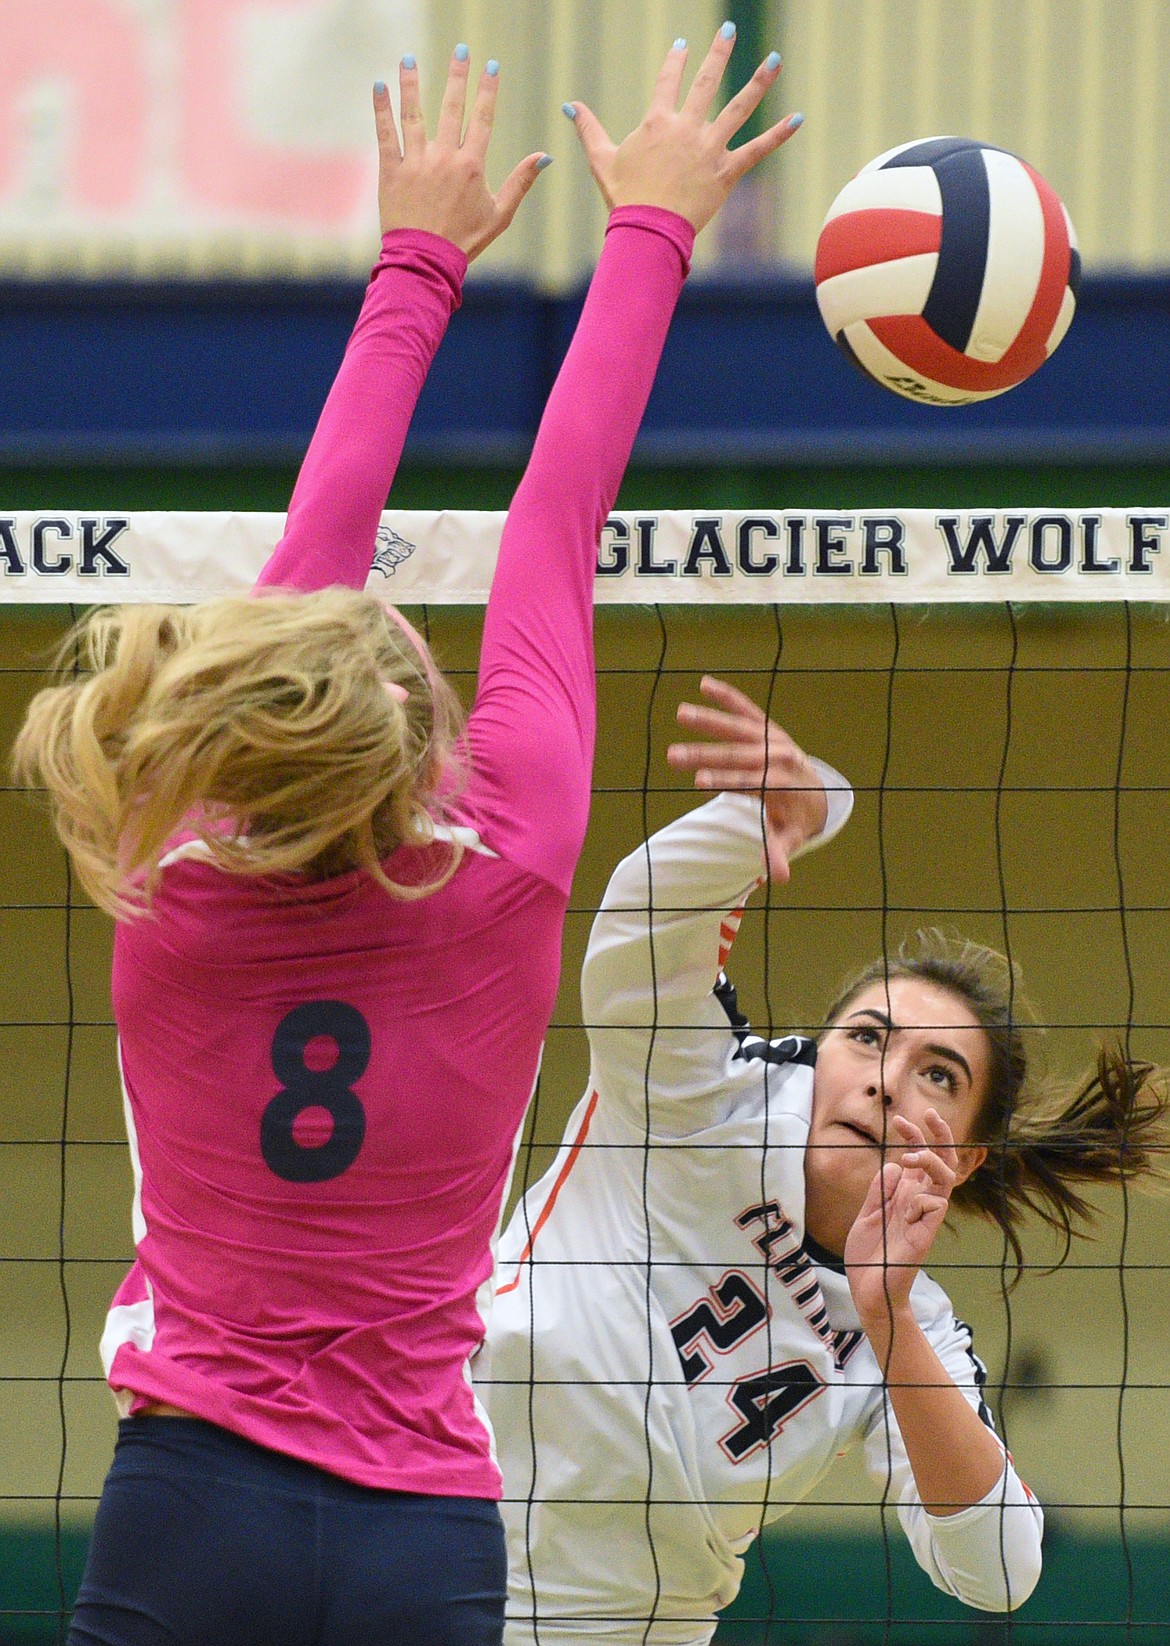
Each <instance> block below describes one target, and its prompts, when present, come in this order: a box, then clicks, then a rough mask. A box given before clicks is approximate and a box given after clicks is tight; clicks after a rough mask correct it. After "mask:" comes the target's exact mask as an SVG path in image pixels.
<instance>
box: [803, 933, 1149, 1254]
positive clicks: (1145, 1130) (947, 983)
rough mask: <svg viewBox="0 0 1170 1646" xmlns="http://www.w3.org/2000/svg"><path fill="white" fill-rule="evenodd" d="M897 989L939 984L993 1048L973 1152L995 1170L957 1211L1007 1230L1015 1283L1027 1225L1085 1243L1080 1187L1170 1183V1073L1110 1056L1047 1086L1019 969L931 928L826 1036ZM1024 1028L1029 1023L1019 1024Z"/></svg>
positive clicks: (868, 979) (848, 996) (886, 962)
mask: <svg viewBox="0 0 1170 1646" xmlns="http://www.w3.org/2000/svg"><path fill="white" fill-rule="evenodd" d="M894 978H916V979H919V980H921V981H922V982H926V983H933V984H935V985H936V986H937V987H939V988H941V989H945V990H947V992H948V993H950V994H952V995H954V996H955V997H956V998H957V999H959V1000H961V1001H962V1002H963V1003H964V1004H965V1005H966V1006H967V1007H968V1008H969V1010H970V1012H971V1014H972V1016H973V1017H975V1018H976V1019H977V1020H978V1022H979V1023H980V1025H981V1026H982V1028H983V1030H984V1032H985V1034H986V1035H987V1039H988V1042H989V1044H990V1047H991V1070H990V1076H989V1079H988V1089H987V1092H986V1094H985V1095H984V1099H983V1103H982V1105H981V1107H980V1111H979V1115H978V1118H977V1120H976V1123H975V1128H974V1131H973V1133H972V1137H971V1139H970V1141H971V1142H977V1143H982V1144H984V1145H985V1146H986V1148H987V1158H986V1160H985V1161H984V1162H983V1164H982V1165H981V1166H980V1167H979V1168H978V1170H976V1171H974V1172H972V1173H971V1176H970V1177H969V1178H967V1179H966V1181H965V1182H963V1183H960V1184H958V1185H956V1187H955V1189H954V1191H953V1192H952V1194H951V1203H952V1205H954V1206H955V1207H956V1208H957V1209H960V1210H964V1211H970V1212H974V1213H976V1214H977V1215H979V1216H982V1217H985V1218H987V1219H989V1220H990V1221H991V1222H992V1223H995V1224H997V1225H998V1226H999V1228H1000V1230H1001V1231H1002V1233H1003V1236H1004V1239H1005V1241H1006V1243H1007V1245H1008V1247H1009V1248H1010V1250H1011V1253H1012V1259H1013V1263H1014V1267H1015V1271H1016V1273H1015V1279H1016V1280H1018V1279H1019V1278H1020V1274H1021V1273H1022V1271H1023V1266H1024V1254H1023V1247H1022V1245H1021V1242H1020V1229H1021V1226H1022V1225H1023V1223H1024V1222H1025V1221H1026V1219H1027V1218H1028V1217H1029V1216H1034V1217H1038V1218H1039V1219H1040V1220H1041V1221H1042V1222H1044V1223H1046V1224H1047V1225H1048V1226H1049V1227H1050V1228H1052V1229H1055V1230H1056V1231H1057V1233H1058V1234H1059V1235H1060V1236H1061V1238H1062V1240H1063V1242H1064V1251H1063V1254H1062V1256H1061V1258H1060V1262H1062V1263H1063V1262H1064V1259H1065V1258H1066V1257H1067V1256H1068V1253H1069V1249H1070V1246H1071V1243H1072V1240H1073V1238H1074V1236H1076V1235H1084V1234H1086V1232H1087V1230H1086V1228H1085V1225H1087V1224H1091V1223H1092V1221H1093V1220H1094V1217H1095V1215H1096V1213H1095V1209H1094V1207H1093V1206H1092V1204H1091V1203H1090V1201H1088V1200H1087V1199H1086V1198H1085V1195H1084V1194H1083V1193H1082V1192H1081V1189H1080V1187H1078V1186H1079V1185H1085V1186H1091V1185H1094V1184H1108V1183H1113V1184H1116V1183H1128V1182H1129V1181H1131V1180H1134V1179H1138V1180H1145V1181H1146V1183H1147V1184H1148V1185H1149V1186H1165V1184H1166V1182H1167V1178H1168V1176H1170V1091H1168V1087H1167V1076H1166V1074H1165V1072H1164V1071H1163V1070H1160V1069H1157V1068H1156V1067H1155V1066H1154V1065H1153V1064H1151V1063H1143V1062H1138V1061H1136V1060H1135V1059H1133V1058H1130V1057H1128V1056H1126V1055H1125V1054H1124V1053H1123V1052H1122V1051H1121V1049H1120V1048H1114V1047H1110V1046H1103V1047H1102V1048H1101V1049H1100V1051H1099V1053H1098V1057H1097V1065H1096V1068H1095V1069H1094V1070H1093V1071H1092V1072H1091V1073H1090V1074H1087V1075H1086V1076H1084V1077H1083V1078H1082V1079H1081V1080H1079V1081H1075V1082H1072V1083H1062V1082H1058V1081H1053V1080H1044V1079H1041V1078H1039V1077H1037V1076H1035V1075H1033V1074H1032V1072H1031V1071H1030V1069H1029V1067H1028V1054H1027V1048H1026V1046H1025V1043H1024V1028H1025V1027H1026V1026H1027V1020H1028V1018H1029V1017H1030V1015H1031V1014H1030V1011H1029V1008H1028V1006H1027V1003H1026V1001H1025V999H1024V997H1023V994H1022V992H1021V987H1020V978H1019V973H1018V971H1017V969H1016V968H1015V967H1014V966H1013V965H1011V964H1010V963H1009V961H1008V960H1007V959H1006V957H1005V956H1004V955H1002V954H1000V953H998V952H997V951H996V950H995V949H989V948H986V947H985V946H984V945H983V944H981V943H974V942H972V941H971V940H970V939H969V938H964V937H959V936H957V935H955V934H953V933H949V932H945V931H941V930H939V929H938V928H937V927H926V928H924V929H922V930H921V931H918V932H915V933H914V935H913V937H911V938H908V939H907V940H906V941H905V942H904V943H902V944H901V946H900V947H899V948H898V950H897V952H896V953H894V954H892V955H888V956H885V957H879V958H878V959H877V960H874V961H871V962H870V964H869V965H868V966H866V968H865V969H864V971H862V972H860V973H858V975H857V976H856V977H854V978H852V979H851V981H850V982H849V983H848V984H846V986H845V988H844V989H843V990H842V992H841V994H840V996H839V997H838V998H837V1000H835V1001H834V1003H833V1005H832V1006H831V1007H830V1009H829V1012H828V1014H827V1016H826V1019H825V1025H826V1028H827V1027H828V1026H829V1025H831V1024H833V1023H835V1022H836V1021H837V1020H838V1019H839V1018H840V1016H841V1015H842V1013H843V1012H844V1011H845V1010H846V1009H847V1007H848V1006H849V1005H850V1004H851V1003H852V1002H853V1000H855V999H856V997H857V996H858V995H859V994H860V993H861V992H862V990H864V989H867V988H869V987H870V986H871V985H873V984H874V983H881V982H884V981H886V980H888V979H894ZM1021 1020H1023V1022H1021Z"/></svg>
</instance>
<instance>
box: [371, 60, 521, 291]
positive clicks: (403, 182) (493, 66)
mask: <svg viewBox="0 0 1170 1646" xmlns="http://www.w3.org/2000/svg"><path fill="white" fill-rule="evenodd" d="M469 74H470V62H469V59H468V56H467V49H466V47H464V46H457V47H456V49H455V51H454V52H453V54H452V56H451V62H450V64H449V66H448V70H447V89H446V91H445V92H444V94H443V106H442V109H441V111H440V113H439V121H438V125H437V126H436V128H435V135H434V137H433V138H431V139H428V137H427V129H426V122H425V120H424V119H423V112H422V103H421V101H420V98H419V82H418V69H417V68H416V66H415V62H414V59H413V57H406V58H403V60H402V63H401V65H400V66H399V71H398V83H399V90H400V94H401V106H402V138H401V141H400V140H399V136H398V128H397V127H396V126H395V124H394V111H393V109H392V108H391V106H390V93H389V91H388V90H387V89H386V87H385V85H383V84H382V83H381V82H379V83H378V85H376V86H375V87H374V123H375V126H376V128H377V133H378V209H379V213H380V216H381V220H382V233H383V234H387V233H388V232H389V231H390V230H391V229H428V230H429V231H430V232H431V233H432V234H441V235H442V236H443V238H444V239H445V240H451V241H453V242H454V244H455V245H457V246H458V247H459V248H460V250H461V251H464V252H466V254H467V258H468V261H469V262H470V261H473V260H474V259H475V258H476V257H478V256H479V254H480V252H481V251H483V250H484V248H485V247H486V246H490V245H491V243H492V241H493V240H495V239H496V238H497V237H498V236H499V235H501V234H503V232H504V230H505V229H506V228H507V227H508V224H509V223H510V222H511V221H512V219H513V217H515V215H516V211H517V209H518V207H519V205H520V202H521V200H523V198H524V196H525V195H526V194H527V193H528V191H529V189H530V188H531V187H532V185H533V183H534V182H535V181H536V178H537V174H538V172H540V171H541V170H542V169H543V167H544V166H545V165H546V164H547V163H548V157H547V156H546V155H543V154H540V153H539V152H538V153H536V154H530V155H529V156H528V157H527V159H525V160H521V162H520V164H519V165H518V166H516V167H515V168H514V170H513V171H512V172H511V173H510V174H509V176H508V177H506V178H505V179H504V182H503V184H502V185H501V187H500V189H499V191H498V192H497V193H496V194H493V193H492V192H491V190H490V188H489V187H488V182H487V172H486V169H485V168H486V162H487V150H488V143H489V141H490V139H491V134H492V121H493V119H494V118H495V111H496V97H497V95H498V93H499V87H500V79H499V64H498V63H489V64H488V65H487V67H486V68H485V69H484V71H483V73H482V74H481V75H480V77H479V86H478V88H477V89H476V94H475V101H474V103H473V104H472V109H471V117H470V119H469V120H468V121H467V129H466V131H465V130H464V126H463V120H464V112H465V109H466V103H467V82H468V76H469Z"/></svg>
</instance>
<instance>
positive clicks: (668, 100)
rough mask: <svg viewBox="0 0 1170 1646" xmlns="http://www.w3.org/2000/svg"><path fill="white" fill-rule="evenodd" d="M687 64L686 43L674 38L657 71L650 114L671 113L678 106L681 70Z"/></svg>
mask: <svg viewBox="0 0 1170 1646" xmlns="http://www.w3.org/2000/svg"><path fill="white" fill-rule="evenodd" d="M686 66H687V43H686V41H685V40H676V41H675V43H674V45H673V46H671V48H670V50H669V51H668V52H667V54H666V60H665V61H664V63H663V65H662V67H661V68H660V69H659V71H658V78H657V80H655V82H654V91H653V92H652V94H651V97H650V112H651V113H652V114H673V113H674V111H675V110H676V109H677V108H678V94H679V92H680V91H681V90H682V77H683V70H684V69H685V68H686Z"/></svg>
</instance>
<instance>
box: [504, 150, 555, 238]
mask: <svg viewBox="0 0 1170 1646" xmlns="http://www.w3.org/2000/svg"><path fill="white" fill-rule="evenodd" d="M551 163H552V159H551V156H550V155H547V154H542V153H541V152H540V151H539V150H537V152H536V153H535V154H529V155H527V156H526V157H525V158H524V159H523V160H521V162H520V164H519V165H518V166H513V167H512V170H511V171H510V172H509V173H508V175H507V177H505V179H504V181H503V182H502V183H501V184H500V187H499V189H498V190H497V191H496V207H497V210H498V211H499V214H500V222H501V224H502V226H503V227H504V228H507V226H508V224H509V223H510V222H511V221H512V219H513V217H515V215H516V213H517V211H518V210H519V209H520V202H521V200H523V198H524V196H525V195H526V194H527V193H528V191H529V189H530V188H531V187H532V185H533V184H534V183H535V182H536V179H537V178H538V177H539V176H540V174H541V172H542V171H543V170H544V168H545V167H546V166H548V165H551Z"/></svg>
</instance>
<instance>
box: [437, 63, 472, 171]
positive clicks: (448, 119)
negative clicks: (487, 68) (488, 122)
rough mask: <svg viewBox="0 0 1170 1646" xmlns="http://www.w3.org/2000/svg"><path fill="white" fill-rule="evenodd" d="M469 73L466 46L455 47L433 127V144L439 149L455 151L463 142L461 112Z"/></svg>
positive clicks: (465, 103)
mask: <svg viewBox="0 0 1170 1646" xmlns="http://www.w3.org/2000/svg"><path fill="white" fill-rule="evenodd" d="M470 72H471V61H470V54H469V53H468V50H467V47H466V46H456V47H455V50H454V51H453V52H452V53H451V61H450V62H449V63H448V65H447V84H446V86H445V87H444V89H443V102H442V105H441V107H440V109H439V123H438V125H437V126H436V127H435V142H436V143H437V144H438V146H439V147H440V148H441V149H457V148H458V147H459V145H460V143H461V142H462V141H463V112H464V110H465V109H466V107H467V77H468V75H469V74H470Z"/></svg>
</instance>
